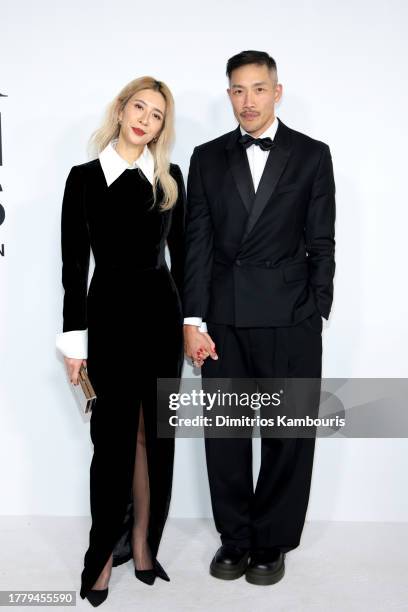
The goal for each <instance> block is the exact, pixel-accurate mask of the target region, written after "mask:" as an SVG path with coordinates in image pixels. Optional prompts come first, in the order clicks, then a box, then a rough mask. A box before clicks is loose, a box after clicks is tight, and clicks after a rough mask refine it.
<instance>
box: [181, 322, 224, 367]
mask: <svg viewBox="0 0 408 612" xmlns="http://www.w3.org/2000/svg"><path fill="white" fill-rule="evenodd" d="M184 352H185V354H186V355H187V357H189V358H190V359H191V360H192V362H193V365H194V366H196V367H197V368H201V366H202V365H203V363H204V361H205V360H206V359H207V357H211V359H218V355H217V353H216V352H215V344H214V342H213V341H212V339H211V337H210V336H209V334H207V332H200V330H199V328H198V327H197V325H184Z"/></svg>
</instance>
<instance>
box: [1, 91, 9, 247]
mask: <svg viewBox="0 0 408 612" xmlns="http://www.w3.org/2000/svg"><path fill="white" fill-rule="evenodd" d="M0 98H7V94H2V93H0ZM2 165H3V136H2V131H1V113H0V166H2ZM0 191H3V187H2V185H1V183H0ZM5 217H6V211H5V208H4V206H3V204H2V202H0V226H1V225H2V224H3V222H4V219H5ZM0 255H1V256H3V257H4V244H3V243H0Z"/></svg>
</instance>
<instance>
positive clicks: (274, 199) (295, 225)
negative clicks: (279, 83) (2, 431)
mask: <svg viewBox="0 0 408 612" xmlns="http://www.w3.org/2000/svg"><path fill="white" fill-rule="evenodd" d="M278 121H279V125H278V129H277V132H276V135H275V139H274V143H275V147H274V148H273V149H272V150H271V151H270V152H269V155H268V158H267V162H266V165H265V170H264V172H263V175H262V177H261V181H260V183H259V187H258V189H257V191H256V194H255V191H254V186H253V181H252V176H251V171H250V168H249V164H248V158H247V153H246V151H245V149H244V148H243V146H242V145H240V144H239V142H238V139H239V138H240V136H241V132H240V128H239V126H238V127H237V128H236V129H235V130H233V131H232V132H229V133H228V134H224V135H223V136H220V137H219V138H216V139H215V140H212V141H210V142H207V143H205V144H202V145H199V146H197V147H195V149H194V151H193V154H192V156H191V161H190V169H189V175H188V181H187V226H186V243H185V246H186V260H185V276H184V292H183V302H184V316H185V317H193V316H197V317H202V318H203V320H205V321H212V322H214V323H223V324H229V325H236V326H239V327H259V326H284V325H294V324H296V323H298V322H299V321H301V320H302V319H304V318H306V317H308V316H309V315H311V314H313V313H314V312H315V311H316V309H317V310H318V311H319V312H320V314H321V315H322V316H323V317H325V318H326V319H327V318H328V317H329V313H330V309H331V304H332V299H333V277H334V272H335V261H334V248H335V240H334V225H335V182H334V176H333V166H332V159H331V154H330V149H329V147H328V146H327V145H326V144H325V143H323V142H320V141H318V140H315V139H313V138H310V137H309V136H306V135H305V134H302V133H300V132H297V131H295V130H292V129H291V128H289V127H287V126H286V125H285V124H284V123H282V121H280V119H279V120H278Z"/></svg>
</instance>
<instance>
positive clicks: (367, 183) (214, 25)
mask: <svg viewBox="0 0 408 612" xmlns="http://www.w3.org/2000/svg"><path fill="white" fill-rule="evenodd" d="M407 13H408V11H407V5H406V3H404V2H403V1H401V2H398V1H395V0H388V1H387V2H381V1H379V0H370V1H368V0H367V1H362V0H360V1H358V0H357V1H353V2H350V1H345V2H343V3H338V2H334V1H327V0H318V1H314V2H313V1H310V2H302V1H300V0H299V1H298V2H286V3H281V2H273V1H271V0H258V1H254V2H251V3H249V4H248V3H247V2H243V1H242V0H235V1H231V0H230V1H225V2H219V1H214V0H207V2H205V3H204V4H202V5H201V6H198V5H196V4H195V3H191V2H187V1H185V2H180V1H179V2H178V1H177V0H175V1H174V2H171V3H168V2H165V1H164V0H158V1H157V2H155V3H150V4H146V3H142V4H135V3H134V2H132V1H131V0H118V1H116V2H115V3H108V2H101V0H99V1H96V0H92V1H88V2H83V1H82V2H79V1H78V0H71V2H69V3H68V2H67V3H64V4H61V3H55V2H51V1H50V0H48V1H39V2H36V3H34V4H33V3H30V2H28V1H25V2H18V1H17V2H16V1H15V0H13V2H11V0H6V1H4V0H3V2H2V9H1V26H0V57H1V64H0V92H1V93H3V94H7V95H8V97H7V98H0V112H1V115H2V127H3V167H0V183H1V185H2V187H3V191H2V192H1V193H0V202H1V203H2V205H3V206H4V207H5V210H6V219H5V222H4V223H3V224H2V225H1V226H0V244H1V243H3V244H4V248H5V255H4V257H0V274H1V287H0V291H1V299H0V314H1V364H0V366H1V396H0V400H1V403H0V409H1V434H0V435H1V439H0V479H1V480H0V482H1V486H2V491H3V495H2V496H1V498H0V513H1V514H17V515H26V514H44V515H83V514H87V513H88V512H89V493H88V482H89V480H88V479H89V464H90V460H91V453H92V445H91V441H90V438H89V423H88V422H87V421H84V420H83V419H82V418H81V415H80V412H79V409H78V408H77V406H76V403H75V400H74V397H73V395H72V391H71V390H70V387H69V383H68V380H67V377H66V374H65V371H64V364H63V361H62V359H61V358H60V357H59V356H58V353H57V351H56V349H55V345H54V343H55V333H56V332H57V331H61V329H62V328H61V325H62V295H63V293H62V286H61V277H60V275H61V261H60V233H59V232H60V208H61V201H62V193H63V188H64V183H65V179H66V177H67V174H68V171H69V169H70V168H71V166H72V165H74V164H78V163H82V162H84V161H86V160H87V158H86V150H85V146H86V142H87V140H88V137H89V135H90V133H91V132H92V131H93V130H94V129H95V128H96V127H97V126H98V125H99V122H100V120H101V117H102V114H103V111H104V109H105V107H106V105H107V104H108V102H109V101H110V100H111V99H112V98H113V97H114V95H116V93H117V92H118V91H119V90H120V88H121V87H122V86H123V85H124V84H125V83H127V82H128V81H130V80H131V79H133V78H135V77H137V76H141V75H145V74H149V75H153V76H156V77H157V78H159V79H162V80H164V81H165V82H166V83H167V84H168V85H169V86H170V88H171V89H172V91H173V94H174V96H175V99H176V111H177V124H176V129H177V142H176V145H175V148H174V151H173V155H172V158H173V161H175V162H176V163H179V164H180V166H181V167H182V169H183V172H184V176H185V177H186V176H187V171H188V163H189V159H190V155H191V152H192V150H193V147H194V146H195V145H197V144H199V143H202V142H205V141H207V140H210V139H212V138H214V137H216V136H218V135H220V134H222V133H224V132H227V131H230V130H231V129H233V128H234V127H235V126H236V122H235V119H234V117H233V114H232V111H231V108H230V104H229V100H228V97H227V94H226V92H225V90H226V87H227V79H226V76H225V65H226V61H227V59H228V58H229V57H230V56H232V55H233V54H235V53H238V52H239V51H242V50H244V49H260V50H265V51H268V52H269V53H270V54H271V55H272V56H273V57H274V58H275V59H276V61H277V64H278V76H279V81H280V82H281V83H282V84H283V92H284V93H283V98H282V101H281V102H280V104H279V106H278V108H277V113H276V114H277V115H278V117H280V118H281V119H282V121H284V123H286V124H287V125H288V126H290V127H292V128H294V129H297V130H299V131H301V132H304V133H306V134H309V135H311V136H313V137H314V138H317V139H319V140H323V141H324V142H327V143H328V144H329V146H330V149H331V152H332V157H333V163H334V170H335V179H336V186H337V224H336V243H337V251H336V261H337V269H336V277H335V300H334V304H333V309H332V313H331V316H330V320H329V322H328V323H325V328H324V331H323V341H324V349H323V353H324V357H323V375H324V376H327V377H329V376H330V377H360V376H361V377H362V376H365V377H406V376H407V370H408V367H407V357H406V346H407V344H408V342H407V341H408V323H407V317H406V311H407V305H406V304H407V289H406V241H407V227H408V213H407V198H406V190H405V189H404V186H405V185H404V181H405V180H406V177H405V172H406V169H405V165H406V143H407V137H408V134H407V120H406V109H407V79H406V62H405V59H406V55H407V42H406V36H405V31H406V21H407V16H408V14H407ZM106 248H109V245H108V244H107V245H106ZM110 357H111V359H112V365H113V364H114V359H115V355H111V356H110ZM185 374H186V375H189V374H191V371H190V369H189V367H188V366H186V367H185ZM117 411H118V416H119V417H120V409H119V407H118V409H117ZM258 443H259V440H258V441H256V444H255V446H256V448H258ZM407 447H408V445H407V441H406V440H336V441H334V440H327V439H325V440H323V439H319V440H318V443H317V450H316V455H315V466H314V474H313V481H312V491H311V497H310V504H309V510H308V517H307V518H308V519H309V520H313V519H325V520H369V521H370V520H378V521H406V520H407V519H408V497H407V495H408V493H407V490H406V488H405V490H404V487H403V483H405V482H406V469H407V460H406V454H407V453H406V451H407ZM174 478H175V479H174V488H173V499H172V505H171V515H172V516H211V508H210V502H209V495H208V484H207V475H206V468H205V458H204V452H203V441H202V440H179V441H178V443H177V449H176V465H175V477H174Z"/></svg>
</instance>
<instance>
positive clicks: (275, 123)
mask: <svg viewBox="0 0 408 612" xmlns="http://www.w3.org/2000/svg"><path fill="white" fill-rule="evenodd" d="M239 127H240V129H241V134H242V135H244V134H248V132H246V131H245V130H244V128H243V127H242V125H240V126H239ZM278 127H279V121H278V118H277V117H275V119H274V120H273V121H272V123H271V125H270V126H269V127H268V128H267V129H266V130H265V131H264V132H262V134H261V135H260V136H258V138H266V137H267V136H269V138H271V139H272V140H273V139H274V138H275V134H276V130H277V129H278ZM250 136H251V134H250ZM252 146H253V145H252Z"/></svg>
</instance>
